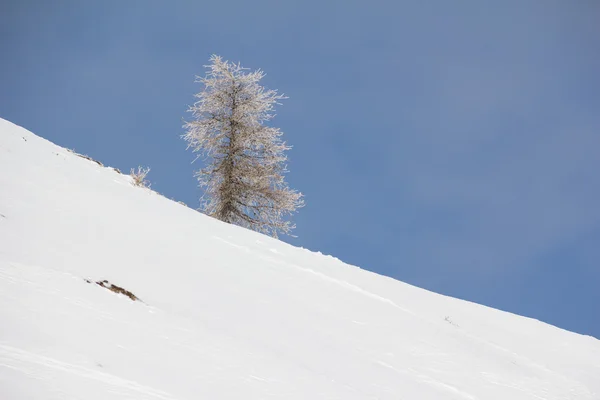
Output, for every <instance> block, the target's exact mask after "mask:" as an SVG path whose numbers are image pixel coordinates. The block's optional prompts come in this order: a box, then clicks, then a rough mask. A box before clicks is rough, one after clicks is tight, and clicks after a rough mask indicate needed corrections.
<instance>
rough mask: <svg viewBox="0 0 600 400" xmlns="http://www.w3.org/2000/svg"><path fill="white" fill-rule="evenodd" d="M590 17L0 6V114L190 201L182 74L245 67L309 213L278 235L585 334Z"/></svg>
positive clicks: (593, 312) (598, 205) (398, 8)
mask: <svg viewBox="0 0 600 400" xmlns="http://www.w3.org/2000/svg"><path fill="white" fill-rule="evenodd" d="M598 21H600V2H598V1H593V0H588V1H586V0H581V1H563V0H538V1H495V2H487V1H466V2H448V1H427V2H424V1H411V2H402V1H369V2H366V1H361V2H359V1H312V0H302V1H279V0H272V1H260V0H257V1H236V0H232V1H224V2H219V1H213V2H200V1H154V0H148V1H95V2H81V1H66V0H65V1H58V2H47V1H41V0H40V1H27V0H8V1H3V2H2V3H1V4H0V60H1V62H0V117H2V118H5V119H8V120H11V121H13V122H15V123H17V124H19V125H22V126H24V127H26V128H27V129H29V130H31V131H33V132H34V133H36V134H38V135H40V136H43V137H45V138H47V139H49V140H52V141H54V142H55V143H57V144H59V145H62V146H65V147H69V148H74V149H75V150H77V151H78V152H81V153H86V154H89V155H90V156H92V157H94V158H96V159H99V160H101V161H102V162H104V163H105V164H108V165H110V166H115V167H118V168H120V169H122V170H125V171H128V170H129V169H130V168H131V167H134V166H137V165H139V164H141V165H148V166H150V167H151V168H152V171H151V173H150V176H149V178H150V180H151V181H152V187H153V188H155V189H156V190H158V191H159V192H162V193H163V194H165V195H166V196H167V197H172V198H175V199H177V200H182V201H184V202H186V203H187V204H188V205H190V206H193V207H196V206H197V205H198V197H199V196H200V195H201V193H200V190H199V189H198V188H197V185H196V182H195V180H194V178H193V177H192V171H193V170H194V169H195V168H197V167H199V165H192V164H191V161H192V160H193V158H194V156H193V155H192V154H191V153H190V152H186V150H185V143H184V142H183V140H181V139H180V135H181V134H182V133H183V131H182V129H181V125H182V118H188V117H189V115H187V113H186V109H187V106H188V105H189V104H191V103H192V102H193V97H192V96H193V94H194V93H196V92H197V91H199V90H200V89H201V88H200V86H199V85H198V84H194V83H193V81H194V75H196V74H203V73H204V69H203V65H204V64H206V63H207V61H208V58H209V56H210V55H211V54H213V53H217V54H219V55H222V56H223V57H224V58H226V59H229V60H232V61H240V62H241V63H242V65H244V66H246V67H249V68H252V69H255V68H262V69H263V70H264V71H265V72H266V73H267V77H266V78H265V79H264V84H265V85H266V86H267V87H269V88H273V89H279V90H280V91H281V92H283V93H285V94H286V95H288V96H289V99H288V100H286V101H285V102H284V105H283V106H281V107H279V109H278V116H277V117H276V118H275V120H274V121H273V124H274V125H276V126H278V127H280V128H281V129H282V130H283V131H284V132H285V138H286V140H287V141H288V142H289V143H290V144H292V145H293V146H294V148H293V150H292V151H291V152H290V163H289V169H290V171H291V172H290V174H289V175H288V181H289V182H290V185H291V186H292V187H293V188H295V189H298V190H300V191H302V192H303V193H304V194H305V195H306V202H307V206H306V207H305V208H304V209H303V210H301V212H300V213H299V214H298V215H297V217H296V218H295V220H296V223H297V225H298V228H297V230H296V232H295V233H296V234H297V235H298V238H287V239H285V240H287V241H289V242H290V243H293V244H295V245H298V246H303V247H307V248H310V249H312V250H319V251H322V252H323V253H328V254H332V255H335V256H337V257H339V258H340V259H342V260H344V261H346V262H348V263H351V264H355V265H358V266H361V267H362V268H365V269H369V270H372V271H376V272H378V273H381V274H385V275H389V276H392V277H394V278H397V279H400V280H403V281H406V282H409V283H412V284H415V285H418V286H421V287H424V288H427V289H430V290H433V291H436V292H440V293H444V294H448V295H451V296H455V297H459V298H463V299H467V300H471V301H475V302H478V303H482V304H485V305H489V306H492V307H496V308H500V309H503V310H507V311H511V312H515V313H518V314H522V315H526V316H531V317H533V318H537V319H541V320H543V321H546V322H549V323H552V324H554V325H557V326H559V327H562V328H565V329H569V330H573V331H576V332H580V333H586V334H590V335H594V336H596V337H599V338H600V175H599V171H600V94H599V93H600V42H599V38H600V23H598ZM124 267H126V266H124ZM307 295H310V294H307Z"/></svg>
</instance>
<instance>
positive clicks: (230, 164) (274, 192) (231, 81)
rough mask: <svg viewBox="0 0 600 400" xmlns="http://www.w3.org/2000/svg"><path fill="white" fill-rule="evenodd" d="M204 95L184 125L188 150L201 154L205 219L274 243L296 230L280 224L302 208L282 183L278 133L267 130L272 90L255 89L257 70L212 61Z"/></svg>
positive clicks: (275, 98) (283, 147)
mask: <svg viewBox="0 0 600 400" xmlns="http://www.w3.org/2000/svg"><path fill="white" fill-rule="evenodd" d="M206 67H207V73H206V75H205V76H204V77H196V82H200V83H202V84H203V85H204V90H203V91H202V92H200V93H198V94H196V96H195V97H196V98H197V99H198V101H196V103H194V105H193V106H191V107H190V108H189V110H188V111H189V112H191V113H192V114H193V116H194V119H193V120H192V121H190V122H187V123H186V124H185V125H184V128H185V129H186V131H187V132H186V134H185V135H183V138H184V139H185V140H186V141H187V142H188V148H191V149H192V150H193V151H194V152H199V153H200V155H202V156H204V158H205V160H206V167H205V168H202V169H201V170H199V171H198V172H197V173H196V176H197V178H198V181H199V182H200V186H202V187H203V188H204V195H203V197H202V199H201V202H202V203H201V209H203V210H204V212H206V213H207V214H208V215H211V216H213V217H215V218H218V219H220V220H221V221H225V222H228V223H232V224H236V225H240V226H243V227H246V228H250V229H253V230H255V231H258V232H262V233H266V234H269V235H272V236H274V237H277V234H278V233H285V234H289V233H290V231H291V230H292V229H293V228H294V227H295V225H293V224H292V223H291V222H290V221H286V220H285V219H284V218H285V217H286V216H287V215H290V214H292V213H294V212H295V211H296V210H297V209H298V208H300V207H302V206H303V205H304V201H303V199H302V197H303V196H302V194H301V193H299V192H297V191H295V190H292V189H290V188H289V187H288V185H287V183H286V182H285V181H284V177H283V174H284V173H285V172H287V170H286V165H285V162H286V160H287V156H286V155H285V151H286V150H289V149H290V146H287V145H286V144H285V142H283V141H282V140H281V135H282V132H281V131H280V130H279V129H278V128H273V127H270V126H267V125H265V123H266V122H268V121H270V120H271V119H272V118H273V117H274V114H273V111H274V107H275V105H276V104H279V103H278V101H279V100H281V99H284V98H285V97H284V96H283V95H280V94H278V93H277V91H276V90H267V89H265V88H264V87H262V86H260V85H259V81H260V80H261V79H262V78H263V77H264V76H265V74H264V73H263V72H262V71H261V70H257V71H254V72H247V69H246V68H242V67H241V66H240V64H234V63H230V62H228V61H224V60H222V59H221V57H219V56H216V55H213V56H212V57H211V58H210V64H209V65H207V66H206Z"/></svg>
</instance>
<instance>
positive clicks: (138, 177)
mask: <svg viewBox="0 0 600 400" xmlns="http://www.w3.org/2000/svg"><path fill="white" fill-rule="evenodd" d="M148 172H150V168H149V167H137V170H135V169H134V168H132V169H131V172H130V175H131V178H133V184H134V185H135V186H138V187H143V188H150V181H148V180H146V175H148Z"/></svg>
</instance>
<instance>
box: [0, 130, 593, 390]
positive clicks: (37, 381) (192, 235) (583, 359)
mask: <svg viewBox="0 0 600 400" xmlns="http://www.w3.org/2000/svg"><path fill="white" fill-rule="evenodd" d="M86 279H87V280H90V281H91V283H88V282H86ZM99 280H108V281H110V282H111V283H113V284H115V285H118V286H121V287H123V288H125V289H127V290H129V291H131V292H133V293H134V294H135V295H136V296H138V297H139V298H140V299H141V300H142V301H141V302H140V301H131V300H130V299H129V298H128V297H126V296H124V295H121V294H116V293H113V292H111V291H109V290H107V289H105V288H103V287H101V286H99V285H97V284H95V283H94V282H95V281H99ZM557 295H560V294H557ZM271 398H276V399H304V400H309V399H310V400H313V399H343V400H351V399H395V400H396V399H406V400H428V399H445V400H448V399H461V400H462V399H478V400H495V399H498V400H520V399H538V400H539V399H546V400H552V399H600V341H598V340H596V339H594V338H591V337H587V336H582V335H578V334H574V333H571V332H567V331H564V330H561V329H558V328H555V327H553V326H550V325H547V324H544V323H542V322H539V321H536V320H532V319H528V318H524V317H520V316H517V315H513V314H509V313H505V312H501V311H497V310H494V309H490V308H487V307H483V306H480V305H477V304H473V303H469V302H465V301H462V300H457V299H453V298H449V297H445V296H441V295H438V294H435V293H431V292H428V291H425V290H422V289H419V288H416V287H413V286H410V285H407V284H405V283H402V282H398V281H395V280H393V279H390V278H386V277H383V276H379V275H376V274H374V273H370V272H367V271H364V270H361V269H359V268H357V267H353V266H350V265H347V264H344V263H342V262H341V261H339V260H337V259H336V258H333V257H329V256H323V255H320V254H316V253H313V252H310V251H308V250H304V249H299V248H295V247H293V246H290V245H288V244H285V243H282V242H280V241H277V240H274V239H272V238H269V237H266V236H263V235H260V234H257V233H254V232H251V231H247V230H244V229H242V228H239V227H235V226H231V225H227V224H224V223H221V222H219V221H216V220H214V219H211V218H209V217H206V216H204V215H202V214H200V213H198V212H196V211H194V210H191V209H189V208H187V207H185V206H183V205H181V204H178V203H176V202H173V201H171V200H168V199H166V198H164V197H162V196H160V195H158V194H156V193H154V192H152V191H150V190H148V189H143V188H138V187H134V186H132V184H131V178H130V177H129V176H127V175H122V174H119V173H118V172H116V171H115V170H113V169H112V168H108V167H103V166H100V165H99V164H97V163H95V162H93V161H90V160H87V159H84V158H82V157H79V156H77V155H76V154H73V153H71V152H69V151H67V150H66V149H63V148H61V147H58V146H56V145H54V144H52V143H50V142H48V141H46V140H44V139H42V138H39V137H37V136H35V135H34V134H32V133H30V132H28V131H27V130H25V129H23V128H20V127H17V126H15V125H13V124H11V123H10V122H7V121H4V120H0V399H2V400H26V399H27V400H29V399H44V400H51V399H61V400H65V399H86V400H94V399H97V400H125V399H137V400H142V399H148V400H155V399H161V400H174V399H189V400H192V399H193V400H197V399H211V400H214V399H236V400H237V399H245V400H247V399H271Z"/></svg>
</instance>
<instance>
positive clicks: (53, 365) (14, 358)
mask: <svg viewBox="0 0 600 400" xmlns="http://www.w3.org/2000/svg"><path fill="white" fill-rule="evenodd" d="M21 363H25V364H26V365H27V364H29V365H38V366H42V367H45V368H47V369H52V370H57V371H62V372H66V373H69V374H73V375H76V376H80V377H83V378H88V379H92V380H96V381H100V382H103V383H106V384H108V385H112V386H117V387H121V388H125V389H129V390H131V391H134V392H137V393H139V394H144V395H146V396H150V397H152V398H155V399H160V400H177V399H176V398H175V397H173V396H172V395H171V394H170V393H167V392H164V391H162V390H158V389H154V388H151V387H149V386H145V385H142V384H140V383H137V382H135V381H131V380H128V379H123V378H119V377H117V376H115V375H112V374H108V373H106V372H99V371H95V370H93V369H90V368H86V367H82V366H78V365H74V364H69V363H66V362H63V361H59V360H57V359H54V358H50V357H46V356H42V355H39V354H35V353H31V352H29V351H26V350H23V349H19V348H17V347H12V346H8V345H5V344H1V343H0V367H6V368H11V369H14V370H17V371H21V372H25V373H27V374H29V375H35V374H32V373H31V372H29V371H28V370H27V369H25V368H22V367H20V366H19V364H21Z"/></svg>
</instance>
